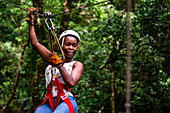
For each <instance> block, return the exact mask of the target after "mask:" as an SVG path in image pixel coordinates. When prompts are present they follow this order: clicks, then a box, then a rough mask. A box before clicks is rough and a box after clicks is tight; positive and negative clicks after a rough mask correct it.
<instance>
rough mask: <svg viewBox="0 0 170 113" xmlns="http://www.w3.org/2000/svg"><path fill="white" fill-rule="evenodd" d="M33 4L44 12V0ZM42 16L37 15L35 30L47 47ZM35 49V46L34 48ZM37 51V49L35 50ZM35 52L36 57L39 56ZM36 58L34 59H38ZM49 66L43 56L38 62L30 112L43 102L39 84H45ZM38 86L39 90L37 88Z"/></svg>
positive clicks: (36, 0)
mask: <svg viewBox="0 0 170 113" xmlns="http://www.w3.org/2000/svg"><path fill="white" fill-rule="evenodd" d="M33 6H34V7H35V8H36V10H37V12H38V13H40V14H43V0H33ZM40 18H41V17H40V16H39V15H36V19H35V24H34V25H35V26H34V27H35V31H36V36H37V38H38V40H39V42H40V43H41V44H42V45H44V46H46V47H47V44H48V43H43V40H44V39H46V32H45V26H44V21H43V20H40ZM33 49H34V48H33ZM33 51H35V50H33ZM37 55H38V53H37V54H35V56H34V58H37V57H36V56H37ZM36 60H37V59H35V60H34V61H36ZM46 66H47V63H46V62H45V61H43V60H42V59H41V58H39V60H38V62H37V64H36V73H35V75H34V77H33V78H32V80H31V96H32V103H31V108H30V113H33V112H34V111H35V108H36V107H37V106H38V105H39V104H40V103H41V102H42V98H41V95H43V94H41V95H40V94H39V92H40V90H39V85H42V86H45V84H44V82H43V81H42V78H44V76H43V75H44V71H45V68H46ZM37 88H38V90H37Z"/></svg>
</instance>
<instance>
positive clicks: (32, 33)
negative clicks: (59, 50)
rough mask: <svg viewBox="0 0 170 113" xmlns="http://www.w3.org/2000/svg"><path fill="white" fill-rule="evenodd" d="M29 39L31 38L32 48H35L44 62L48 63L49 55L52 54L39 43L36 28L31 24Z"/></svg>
mask: <svg viewBox="0 0 170 113" xmlns="http://www.w3.org/2000/svg"><path fill="white" fill-rule="evenodd" d="M29 37H30V40H31V44H32V46H34V47H35V49H36V50H37V51H38V53H39V54H40V56H41V57H42V58H43V59H44V60H46V61H48V60H49V54H50V53H51V52H50V51H49V50H48V49H47V48H46V47H45V46H43V45H42V44H40V43H39V42H38V40H37V36H36V33H35V30H34V26H32V25H30V24H29Z"/></svg>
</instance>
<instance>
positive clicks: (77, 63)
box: [73, 61, 83, 67]
mask: <svg viewBox="0 0 170 113" xmlns="http://www.w3.org/2000/svg"><path fill="white" fill-rule="evenodd" d="M73 65H74V66H82V67H83V63H82V62H80V61H75V62H74V64H73Z"/></svg>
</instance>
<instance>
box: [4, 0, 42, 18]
mask: <svg viewBox="0 0 170 113" xmlns="http://www.w3.org/2000/svg"><path fill="white" fill-rule="evenodd" d="M1 1H2V2H5V3H7V4H10V5H13V6H15V7H18V8H20V9H24V10H26V11H28V9H26V8H23V7H20V6H18V5H16V4H13V3H10V2H7V1H5V0H1ZM34 13H35V14H38V15H40V16H44V15H43V14H40V13H37V12H34Z"/></svg>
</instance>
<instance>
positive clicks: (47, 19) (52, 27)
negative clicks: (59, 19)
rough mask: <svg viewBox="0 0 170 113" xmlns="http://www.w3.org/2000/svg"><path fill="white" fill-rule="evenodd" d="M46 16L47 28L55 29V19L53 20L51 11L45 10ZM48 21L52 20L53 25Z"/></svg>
mask: <svg viewBox="0 0 170 113" xmlns="http://www.w3.org/2000/svg"><path fill="white" fill-rule="evenodd" d="M44 16H45V18H46V19H45V24H46V27H47V29H48V30H51V29H53V30H55V27H54V24H53V21H52V19H51V12H45V13H44ZM48 21H49V22H50V24H51V27H50V26H49V24H48Z"/></svg>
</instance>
